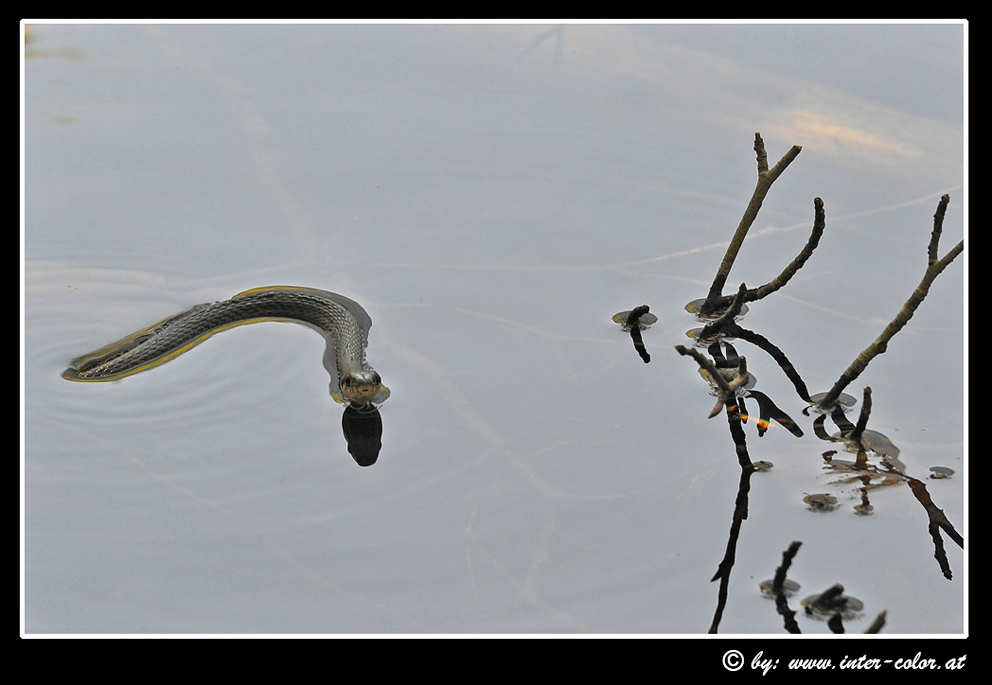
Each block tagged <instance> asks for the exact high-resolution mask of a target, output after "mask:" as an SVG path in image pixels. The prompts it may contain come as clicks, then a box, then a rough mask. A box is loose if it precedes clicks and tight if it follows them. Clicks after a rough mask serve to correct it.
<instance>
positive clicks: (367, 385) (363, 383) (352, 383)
mask: <svg viewBox="0 0 992 685" xmlns="http://www.w3.org/2000/svg"><path fill="white" fill-rule="evenodd" d="M382 390H384V387H383V385H382V379H381V378H380V377H379V374H378V373H376V372H375V371H373V370H372V369H364V370H362V371H354V372H352V373H348V374H345V375H344V376H343V377H342V378H341V395H342V396H343V397H344V399H345V400H346V401H347V402H348V403H349V404H354V405H357V406H362V405H366V404H369V403H370V402H372V400H373V399H375V397H376V395H378V394H379V393H380V392H381V391H382ZM387 392H388V391H387ZM382 399H385V398H382Z"/></svg>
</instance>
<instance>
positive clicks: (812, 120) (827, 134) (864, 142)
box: [780, 110, 920, 158]
mask: <svg viewBox="0 0 992 685" xmlns="http://www.w3.org/2000/svg"><path fill="white" fill-rule="evenodd" d="M786 116H787V117H788V119H789V124H788V125H787V126H786V127H783V128H785V129H791V130H792V131H793V137H794V138H797V139H801V140H802V141H803V146H804V147H809V148H814V149H818V150H821V151H823V152H828V153H832V154H840V155H854V156H871V157H873V158H877V156H878V155H879V154H882V155H890V156H895V157H901V158H906V157H916V156H919V154H920V153H919V151H916V150H912V149H910V148H908V147H907V146H906V145H903V144H902V143H900V142H898V141H895V140H891V139H889V138H886V137H884V136H880V135H876V134H874V133H870V132H868V131H865V130H863V129H859V128H856V127H854V126H849V125H847V124H845V123H844V122H842V121H839V120H838V119H835V118H833V117H829V116H825V115H822V114H816V113H815V112H808V111H802V110H790V111H788V112H786ZM780 130H781V129H780ZM783 133H784V131H783Z"/></svg>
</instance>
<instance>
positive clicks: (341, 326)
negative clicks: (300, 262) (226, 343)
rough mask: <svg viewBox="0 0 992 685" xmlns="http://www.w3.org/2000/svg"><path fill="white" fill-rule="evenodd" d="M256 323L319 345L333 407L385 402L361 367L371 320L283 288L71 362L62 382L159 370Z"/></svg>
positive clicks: (162, 325)
mask: <svg viewBox="0 0 992 685" xmlns="http://www.w3.org/2000/svg"><path fill="white" fill-rule="evenodd" d="M263 321H284V322H292V323H298V324H303V325H305V326H308V327H310V328H313V329H314V330H316V331H317V332H318V333H320V334H321V335H322V336H323V337H324V339H325V340H326V341H327V347H326V350H325V352H324V368H326V369H327V372H328V373H329V374H330V376H331V384H330V390H331V397H332V398H334V400H335V401H336V402H338V403H340V404H344V405H346V406H352V407H355V408H371V407H374V406H376V405H379V404H382V403H383V402H384V401H385V400H386V398H388V397H389V388H387V387H386V386H385V385H383V384H382V379H381V378H380V377H379V374H378V373H377V372H376V371H375V369H373V368H372V367H371V366H370V365H369V363H368V361H366V359H365V348H366V347H367V346H368V334H369V329H370V328H371V327H372V319H371V317H370V316H369V315H368V313H367V312H366V311H365V310H364V309H363V308H362V306H361V305H360V304H358V303H357V302H355V301H354V300H351V299H348V298H347V297H345V296H343V295H338V294H337V293H332V292H328V291H326V290H318V289H316V288H303V287H298V286H286V285H277V286H267V287H263V288H253V289H251V290H245V291H244V292H240V293H238V294H237V295H235V296H234V297H232V298H231V299H229V300H224V301H222V302H207V303H205V304H198V305H195V306H193V307H191V308H189V309H187V310H185V311H182V312H180V313H179V314H175V315H173V316H170V317H167V318H165V319H162V320H161V321H159V322H158V323H154V324H152V325H151V326H148V327H146V328H142V329H141V330H140V331H136V332H134V333H131V334H130V335H128V336H125V337H124V338H122V339H121V340H118V341H117V342H113V343H111V344H109V345H106V346H104V347H101V348H100V349H98V350H95V351H93V352H90V353H89V354H84V355H83V356H81V357H78V358H76V359H73V360H72V361H71V362H69V368H68V369H66V370H65V371H64V372H63V373H62V377H63V378H65V379H66V380H70V381H82V382H87V381H89V382H104V381H115V380H119V379H121V378H125V377H127V376H132V375H134V374H136V373H141V372H142V371H147V370H148V369H152V368H154V367H156V366H160V365H162V364H165V363H166V362H168V361H170V360H172V359H175V358H176V357H178V356H179V355H180V354H183V353H184V352H187V351H189V350H190V349H192V348H193V347H195V346H196V345H199V344H200V343H201V342H203V341H204V340H206V339H207V338H209V337H211V336H213V335H215V334H217V333H220V332H221V331H226V330H228V329H231V328H235V327H237V326H244V325H246V324H251V323H259V322H263Z"/></svg>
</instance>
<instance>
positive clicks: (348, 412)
mask: <svg viewBox="0 0 992 685" xmlns="http://www.w3.org/2000/svg"><path fill="white" fill-rule="evenodd" d="M341 429H342V430H343V431H344V439H345V440H347V441H348V452H350V453H351V456H352V457H354V459H355V461H356V462H358V465H359V466H372V464H374V463H375V461H376V459H378V458H379V450H381V449H382V417H381V416H380V415H379V410H378V409H376V408H375V407H374V406H373V405H371V404H366V405H362V406H356V405H354V404H349V405H348V406H347V407H345V408H344V415H343V416H342V417H341Z"/></svg>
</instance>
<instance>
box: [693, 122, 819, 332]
mask: <svg viewBox="0 0 992 685" xmlns="http://www.w3.org/2000/svg"><path fill="white" fill-rule="evenodd" d="M754 151H755V153H756V154H757V158H758V182H757V185H756V186H755V188H754V193H752V195H751V201H750V202H749V203H748V205H747V209H746V210H744V216H743V217H741V221H740V223H739V224H738V225H737V231H736V232H735V233H734V238H733V240H731V241H730V246H729V247H727V252H726V254H725V255H724V257H723V262H722V263H721V264H720V268H719V270H718V271H717V274H716V278H714V279H713V285H712V286H710V292H709V295H707V297H706V302H705V303H704V304H703V305H702V307H701V308H700V312H701V313H702V314H704V315H706V314H711V313H713V311H715V310H716V309H719V305H718V304H717V303H718V301H719V299H720V298H721V297H723V287H724V286H725V285H726V283H727V277H728V276H729V275H730V269H731V268H732V267H733V265H734V260H736V259H737V253H738V252H740V249H741V246H742V245H743V244H744V238H745V237H747V232H748V231H749V230H750V229H751V225H752V224H753V223H754V220H755V218H757V216H758V210H760V209H761V203H762V202H763V201H764V199H765V196H766V195H768V191H769V190H770V189H771V187H772V183H774V182H775V179H777V178H778V177H779V176H781V175H782V172H783V171H785V169H786V167H788V166H789V164H791V163H792V160H794V159H795V158H796V157H797V156H798V155H799V153H800V151H802V147H800V146H799V145H793V146H792V149H790V150H789V151H788V152H786V153H785V155H784V156H783V157H782V159H780V160H779V161H778V164H776V165H775V166H774V167H772V168H771V169H769V168H768V153H767V152H766V151H765V142H764V141H763V140H762V139H761V134H760V133H755V134H754Z"/></svg>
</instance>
